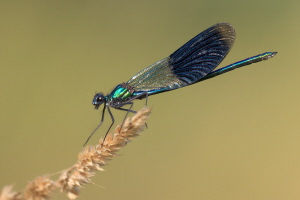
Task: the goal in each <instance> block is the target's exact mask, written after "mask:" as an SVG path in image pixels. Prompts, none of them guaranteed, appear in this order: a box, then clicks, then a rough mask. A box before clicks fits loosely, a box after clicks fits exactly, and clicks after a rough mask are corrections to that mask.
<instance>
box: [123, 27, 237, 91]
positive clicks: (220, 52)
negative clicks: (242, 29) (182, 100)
mask: <svg viewBox="0 0 300 200" xmlns="http://www.w3.org/2000/svg"><path fill="white" fill-rule="evenodd" d="M234 39H235V31H234V29H233V27H232V26H231V25H230V24H228V23H219V24H216V25H214V26H212V27H210V28H208V29H206V30H205V31H203V32H202V33H200V34H198V35H197V36H195V37H194V38H192V39H191V40H190V41H188V42H187V43H186V44H184V45H183V46H182V47H180V48H179V49H178V50H176V51H175V52H174V53H172V54H171V55H170V56H169V57H166V58H164V59H162V60H160V61H158V62H156V63H154V64H152V65H150V66H149V67H147V68H145V69H143V70H142V71H140V72H139V73H137V74H136V75H135V76H133V77H132V78H131V79H130V80H129V81H128V82H127V83H128V84H129V85H130V86H132V87H133V88H134V90H135V93H136V94H139V93H144V92H147V93H148V95H151V94H156V93H160V92H165V91H169V90H174V89H177V88H180V87H184V86H187V85H190V84H193V83H195V82H197V81H198V80H200V79H201V78H203V77H204V76H206V75H207V74H208V73H210V72H211V71H212V70H214V69H215V68H216V67H217V66H218V65H219V64H220V63H221V62H222V60H223V59H224V58H225V56H226V55H227V53H228V52H229V50H230V49H231V47H232V45H233V43H234Z"/></svg>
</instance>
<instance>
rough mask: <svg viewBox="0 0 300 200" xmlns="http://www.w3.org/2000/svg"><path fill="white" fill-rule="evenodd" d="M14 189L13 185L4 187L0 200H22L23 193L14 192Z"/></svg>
mask: <svg viewBox="0 0 300 200" xmlns="http://www.w3.org/2000/svg"><path fill="white" fill-rule="evenodd" d="M12 188H13V186H12V185H7V186H4V188H3V189H2V191H1V194H0V200H21V199H22V196H21V193H20V192H15V191H13V190H12Z"/></svg>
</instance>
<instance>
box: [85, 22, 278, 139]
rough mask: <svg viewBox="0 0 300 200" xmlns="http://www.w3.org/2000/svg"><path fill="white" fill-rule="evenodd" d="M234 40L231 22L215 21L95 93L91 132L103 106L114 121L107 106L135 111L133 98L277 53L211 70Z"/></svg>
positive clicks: (193, 81) (221, 72)
mask: <svg viewBox="0 0 300 200" xmlns="http://www.w3.org/2000/svg"><path fill="white" fill-rule="evenodd" d="M234 40H235V30H234V28H233V27H232V26H231V25H230V24H228V23H219V24H216V25H214V26H211V27H210V28H208V29H206V30H205V31H203V32H201V33H200V34H198V35H196V36H195V37H194V38H192V39H191V40H190V41H188V42H187V43H186V44H184V45H183V46H182V47H180V48H179V49H178V50H176V51H175V52H174V53H172V54H171V55H170V56H168V57H166V58H164V59H162V60H160V61H158V62H156V63H154V64H152V65H150V66H149V67H147V68H145V69H143V70H142V71H140V72H138V73H137V74H136V75H134V76H133V77H132V78H131V79H130V80H129V81H127V82H126V83H122V84H119V85H118V86H117V87H116V88H115V89H114V90H113V91H112V92H111V93H110V94H109V95H106V96H104V95H103V94H102V93H97V94H96V95H95V96H94V99H93V105H94V106H95V108H96V109H98V108H99V106H100V105H101V104H103V105H104V107H103V111H102V119H101V123H100V124H99V125H98V127H97V128H96V129H95V130H94V132H95V131H96V130H97V129H98V128H99V127H100V126H101V124H102V122H103V121H104V113H105V109H106V108H107V110H108V112H109V114H110V117H111V119H112V124H113V123H114V118H113V115H112V113H111V111H110V109H109V108H110V107H112V108H115V109H118V110H124V111H127V114H128V112H133V113H135V111H133V110H131V107H132V105H133V102H132V101H133V100H135V99H144V98H146V99H148V96H150V95H154V94H158V93H162V92H167V91H170V90H175V89H178V88H182V87H185V86H188V85H192V84H195V83H198V82H200V81H203V80H207V79H210V78H213V77H215V76H218V75H221V74H224V73H226V72H229V71H231V70H234V69H236V68H240V67H243V66H246V65H250V64H252V63H255V62H259V61H262V60H267V59H269V58H271V57H273V56H274V55H275V54H276V52H266V53H263V54H259V55H256V56H253V57H250V58H247V59H244V60H241V61H238V62H236V63H233V64H231V65H228V66H226V67H223V68H221V69H218V70H215V71H214V69H215V68H216V67H217V66H218V65H219V64H220V63H221V62H222V60H223V59H224V58H225V57H226V55H227V54H228V52H229V51H230V49H231V47H232V45H233V43H234ZM125 105H129V106H130V107H129V109H125V108H123V106H125ZM112 124H111V126H112ZM111 126H110V127H111ZM109 129H110V128H109ZM108 131H109V130H108ZM108 131H107V132H108ZM94 132H93V133H94ZM93 133H92V134H91V135H90V137H91V136H92V135H93ZM90 137H89V138H90ZM89 138H88V139H89Z"/></svg>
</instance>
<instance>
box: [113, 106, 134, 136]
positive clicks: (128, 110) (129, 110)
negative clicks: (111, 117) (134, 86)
mask: <svg viewBox="0 0 300 200" xmlns="http://www.w3.org/2000/svg"><path fill="white" fill-rule="evenodd" d="M127 104H131V105H130V107H129V109H125V108H116V109H118V110H124V111H127V112H126V115H125V117H124V119H123V122H122V124H121V128H120V131H119V133H120V132H121V130H122V128H123V124H124V122H125V119H126V118H127V116H128V114H129V112H133V113H136V111H134V110H131V108H132V106H133V102H128V103H127Z"/></svg>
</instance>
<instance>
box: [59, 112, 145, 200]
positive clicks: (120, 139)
mask: <svg viewBox="0 0 300 200" xmlns="http://www.w3.org/2000/svg"><path fill="white" fill-rule="evenodd" d="M149 114H150V108H143V109H142V110H140V111H138V112H137V113H136V114H135V115H134V116H133V117H132V118H127V119H126V120H125V122H124V124H123V126H122V129H121V126H120V125H118V126H117V127H116V129H115V130H114V134H109V135H107V137H106V139H105V141H104V142H103V139H100V141H99V144H98V145H95V146H88V147H86V148H85V149H84V150H83V151H82V152H81V153H79V155H78V161H77V163H76V164H75V165H74V166H73V167H71V168H69V169H67V170H65V171H64V172H63V173H62V175H61V176H60V178H59V180H58V182H59V184H60V185H61V188H62V189H63V191H65V192H67V194H68V197H69V198H70V199H75V198H77V197H78V193H79V188H80V187H82V186H83V185H85V184H88V183H90V182H91V181H90V178H91V177H92V176H94V175H95V172H96V171H103V169H102V167H103V166H104V165H106V162H107V161H108V160H109V159H111V158H112V157H115V156H116V152H117V151H118V150H119V149H120V148H122V147H124V146H125V145H126V144H127V143H128V142H129V141H130V140H131V139H132V138H134V137H136V136H138V135H139V132H141V131H142V130H143V129H144V128H145V123H146V120H147V118H148V116H149Z"/></svg>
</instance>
